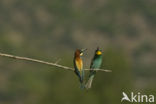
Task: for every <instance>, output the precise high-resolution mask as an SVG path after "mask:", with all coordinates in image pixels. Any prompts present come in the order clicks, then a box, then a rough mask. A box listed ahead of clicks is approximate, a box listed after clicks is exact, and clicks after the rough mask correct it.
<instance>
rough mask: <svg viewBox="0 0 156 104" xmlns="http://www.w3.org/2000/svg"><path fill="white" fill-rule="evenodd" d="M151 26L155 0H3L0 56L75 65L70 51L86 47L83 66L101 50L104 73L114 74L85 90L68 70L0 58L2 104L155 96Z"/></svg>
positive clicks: (111, 102)
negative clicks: (141, 94) (128, 94)
mask: <svg viewBox="0 0 156 104" xmlns="http://www.w3.org/2000/svg"><path fill="white" fill-rule="evenodd" d="M155 27H156V1H155V0H117V1H114V0H64V1H63V0H0V52H4V53H9V54H14V55H19V56H26V57H32V58H37V59H42V60H46V61H52V62H54V61H56V60H57V59H59V58H61V62H60V64H62V65H66V66H70V67H73V63H72V60H73V59H72V58H73V52H74V50H75V49H76V48H88V51H87V52H86V54H85V55H84V64H85V68H88V67H89V64H90V60H91V58H92V57H93V53H94V50H95V49H96V47H97V46H100V47H101V48H102V49H103V65H102V68H104V69H111V70H112V71H113V72H112V73H105V72H98V73H97V75H96V77H95V80H94V82H93V86H92V89H90V90H89V91H82V90H81V89H80V88H79V82H78V79H77V77H76V76H75V74H74V73H73V72H71V71H66V70H61V69H58V68H56V67H49V66H46V65H42V64H37V63H32V62H25V61H19V60H12V59H8V58H5V57H0V104H80V103H81V104H120V103H121V102H120V101H121V97H122V92H123V91H125V92H136V93H137V92H141V93H143V94H156V83H155V82H156V29H155ZM86 73H87V72H86ZM86 77H87V75H86ZM155 96H156V95H155ZM126 103H127V102H126ZM142 104H143V103H142Z"/></svg>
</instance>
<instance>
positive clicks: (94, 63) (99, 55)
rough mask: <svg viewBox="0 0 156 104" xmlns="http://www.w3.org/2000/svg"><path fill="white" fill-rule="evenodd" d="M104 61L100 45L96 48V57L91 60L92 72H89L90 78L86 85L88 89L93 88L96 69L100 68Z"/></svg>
mask: <svg viewBox="0 0 156 104" xmlns="http://www.w3.org/2000/svg"><path fill="white" fill-rule="evenodd" d="M101 63H102V51H101V50H100V49H99V47H98V48H97V49H96V50H95V54H94V57H93V59H92V61H91V65H90V73H89V79H88V81H87V83H86V85H85V87H86V89H89V88H91V85H92V81H93V78H94V76H95V74H96V70H99V68H100V66H101Z"/></svg>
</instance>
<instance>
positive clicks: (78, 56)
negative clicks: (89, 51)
mask: <svg viewBox="0 0 156 104" xmlns="http://www.w3.org/2000/svg"><path fill="white" fill-rule="evenodd" d="M85 50H86V49H81V50H80V49H77V50H76V51H75V53H74V60H73V61H74V68H75V71H74V72H75V74H76V75H77V76H78V78H79V81H80V84H81V88H84V85H83V81H84V74H85V73H84V69H83V61H82V56H83V52H84V51H85Z"/></svg>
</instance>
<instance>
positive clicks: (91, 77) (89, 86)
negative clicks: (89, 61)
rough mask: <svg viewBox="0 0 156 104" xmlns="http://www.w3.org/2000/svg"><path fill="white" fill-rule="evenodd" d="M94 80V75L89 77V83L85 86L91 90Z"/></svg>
mask: <svg viewBox="0 0 156 104" xmlns="http://www.w3.org/2000/svg"><path fill="white" fill-rule="evenodd" d="M93 79H94V75H92V76H90V77H89V79H88V82H87V83H86V85H85V88H86V89H89V88H91V87H92V82H93Z"/></svg>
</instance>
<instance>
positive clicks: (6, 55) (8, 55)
mask: <svg viewBox="0 0 156 104" xmlns="http://www.w3.org/2000/svg"><path fill="white" fill-rule="evenodd" d="M0 56H2V57H8V58H12V59H17V60H25V61H31V62H36V63H41V64H46V65H50V66H55V67H58V68H61V69H66V70H71V71H74V68H71V67H67V66H64V65H60V64H57V62H55V63H52V62H47V61H42V60H38V59H32V58H28V57H20V56H15V55H10V54H5V53H0ZM85 70H89V69H85ZM98 71H104V72H112V71H111V70H104V69H99V70H98Z"/></svg>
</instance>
